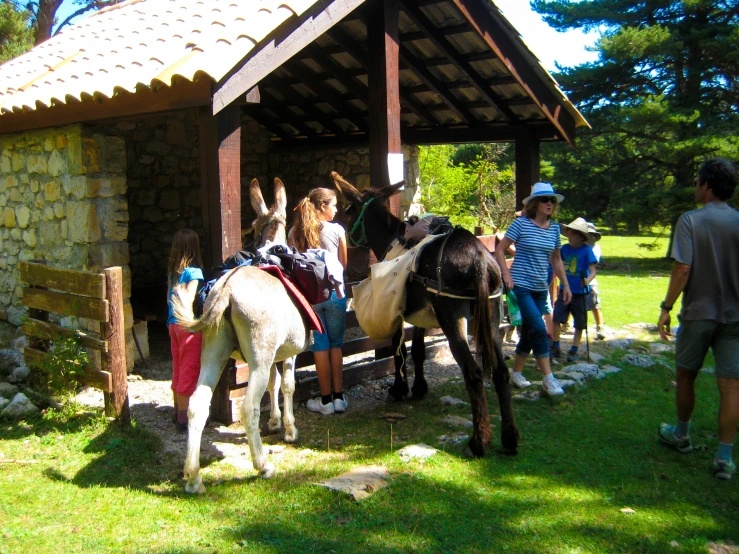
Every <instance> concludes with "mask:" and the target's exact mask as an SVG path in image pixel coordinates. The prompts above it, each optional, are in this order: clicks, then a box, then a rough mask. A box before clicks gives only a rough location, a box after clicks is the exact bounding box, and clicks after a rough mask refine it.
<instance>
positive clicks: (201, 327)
mask: <svg viewBox="0 0 739 554" xmlns="http://www.w3.org/2000/svg"><path fill="white" fill-rule="evenodd" d="M230 276H231V275H230V274H228V275H227V276H225V277H223V278H221V279H218V281H216V284H215V285H214V286H213V288H212V289H211V291H210V293H209V294H208V299H207V300H206V302H205V306H203V315H202V316H201V317H200V318H196V317H195V315H194V314H193V311H192V304H190V303H188V302H183V299H182V297H181V296H180V294H179V290H177V289H175V291H174V293H173V294H172V314H173V315H174V317H175V319H176V320H177V323H178V324H179V325H182V326H183V327H184V328H186V329H188V330H190V331H191V332H193V333H199V332H202V331H205V330H207V329H211V328H215V329H218V326H219V325H220V324H221V320H222V319H223V314H224V313H225V311H226V309H227V308H228V307H229V305H230V303H231V287H230V285H229V279H228V278H229V277H230Z"/></svg>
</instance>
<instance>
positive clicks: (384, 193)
mask: <svg viewBox="0 0 739 554" xmlns="http://www.w3.org/2000/svg"><path fill="white" fill-rule="evenodd" d="M404 186H405V180H403V181H401V182H400V183H395V184H394V185H388V186H386V187H382V188H380V189H373V190H374V191H375V193H376V194H377V198H378V199H380V198H381V199H385V198H390V197H391V196H392V195H393V194H396V193H398V192H400V189H401V188H403V187H404Z"/></svg>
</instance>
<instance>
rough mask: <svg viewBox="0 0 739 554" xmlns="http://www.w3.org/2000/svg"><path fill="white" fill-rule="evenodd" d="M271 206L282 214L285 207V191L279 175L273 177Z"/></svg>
mask: <svg viewBox="0 0 739 554" xmlns="http://www.w3.org/2000/svg"><path fill="white" fill-rule="evenodd" d="M273 207H274V208H275V209H276V210H277V211H278V212H280V213H283V214H284V213H285V209H286V208H287V193H286V192H285V185H284V183H283V182H282V181H281V180H280V178H279V177H275V203H274V205H273Z"/></svg>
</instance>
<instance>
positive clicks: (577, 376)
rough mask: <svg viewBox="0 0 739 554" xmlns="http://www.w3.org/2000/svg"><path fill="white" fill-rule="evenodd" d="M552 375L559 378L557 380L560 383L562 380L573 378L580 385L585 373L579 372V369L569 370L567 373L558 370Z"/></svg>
mask: <svg viewBox="0 0 739 554" xmlns="http://www.w3.org/2000/svg"><path fill="white" fill-rule="evenodd" d="M554 376H555V377H556V378H557V379H559V382H560V383H561V382H562V381H563V380H565V381H567V380H574V381H577V383H578V384H580V385H582V383H583V381H584V380H585V375H584V374H583V373H580V372H579V371H571V372H569V373H567V372H564V371H558V372H556V373H555V374H554Z"/></svg>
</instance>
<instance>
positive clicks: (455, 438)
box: [439, 432, 469, 446]
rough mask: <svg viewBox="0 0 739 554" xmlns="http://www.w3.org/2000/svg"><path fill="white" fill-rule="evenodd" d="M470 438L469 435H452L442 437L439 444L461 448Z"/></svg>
mask: <svg viewBox="0 0 739 554" xmlns="http://www.w3.org/2000/svg"><path fill="white" fill-rule="evenodd" d="M468 438H469V437H468V436H467V433H462V432H459V433H454V434H451V435H441V436H440V437H439V444H445V445H448V446H459V445H461V444H463V443H464V442H465V441H466V440H467V439H468Z"/></svg>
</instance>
